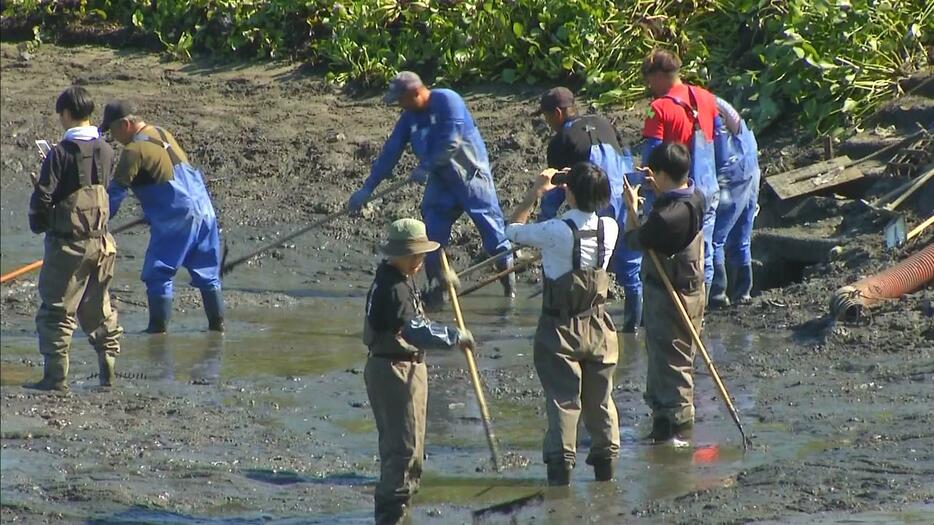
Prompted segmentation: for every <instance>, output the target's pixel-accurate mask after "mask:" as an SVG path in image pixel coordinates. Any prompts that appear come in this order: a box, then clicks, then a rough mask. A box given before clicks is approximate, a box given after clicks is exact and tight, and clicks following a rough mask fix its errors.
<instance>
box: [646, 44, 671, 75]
mask: <svg viewBox="0 0 934 525" xmlns="http://www.w3.org/2000/svg"><path fill="white" fill-rule="evenodd" d="M680 70H681V59H680V58H678V55H676V54H674V53H672V52H671V51H668V50H667V49H658V48H656V49H653V50H652V52H651V53H649V54H648V55H646V57H645V59H644V60H643V61H642V76H648V75H651V74H652V73H658V72H661V73H667V74H669V75H674V74H676V73H678V71H680Z"/></svg>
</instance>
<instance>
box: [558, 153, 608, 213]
mask: <svg viewBox="0 0 934 525" xmlns="http://www.w3.org/2000/svg"><path fill="white" fill-rule="evenodd" d="M567 184H568V189H569V190H571V193H572V194H573V195H574V201H575V202H576V203H577V209H579V210H581V211H586V212H591V213H592V212H595V211H597V210H599V209H601V208H603V207H604V206H606V205H607V204H608V203H609V202H610V179H609V178H608V177H607V176H606V172H604V171H603V169H601V168H600V166H597V165H595V164H591V163H589V162H578V163H577V164H575V165H573V166H571V172H570V173H569V174H568V183H567Z"/></svg>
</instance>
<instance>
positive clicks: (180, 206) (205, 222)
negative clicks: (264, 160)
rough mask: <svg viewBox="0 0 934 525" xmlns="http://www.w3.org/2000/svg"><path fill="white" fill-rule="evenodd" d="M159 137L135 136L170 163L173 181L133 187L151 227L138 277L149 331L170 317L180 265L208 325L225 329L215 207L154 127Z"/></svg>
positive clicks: (189, 168) (164, 325)
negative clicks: (160, 151)
mask: <svg viewBox="0 0 934 525" xmlns="http://www.w3.org/2000/svg"><path fill="white" fill-rule="evenodd" d="M154 129H155V130H156V131H157V133H158V134H159V136H160V138H161V140H159V139H156V138H153V137H150V136H148V135H145V134H138V135H137V136H136V137H135V138H134V140H135V141H142V142H149V143H151V144H154V145H156V146H158V147H160V148H162V149H164V150H165V152H166V154H168V156H169V159H170V160H171V161H172V175H173V177H172V179H171V180H168V181H165V182H159V183H155V184H140V185H134V186H132V189H133V193H134V194H135V195H136V197H137V198H138V199H139V201H140V204H141V205H142V207H143V214H144V216H145V217H146V220H147V221H148V222H149V225H150V236H149V247H148V248H147V250H146V258H145V260H144V261H143V271H142V275H141V276H140V277H141V279H142V280H143V282H145V283H146V296H147V298H148V300H149V326H148V327H147V328H146V330H145V331H146V332H148V333H163V332H165V331H166V330H167V329H168V323H169V320H170V318H171V315H172V297H173V295H174V290H173V283H172V280H173V279H174V277H175V273H176V272H177V271H178V268H179V267H180V266H184V267H185V268H187V269H188V273H189V274H190V275H191V284H192V286H194V287H195V288H198V289H199V290H200V291H201V299H202V301H203V304H204V312H205V314H206V315H207V318H208V329H209V330H212V331H223V330H224V301H223V296H222V294H221V281H220V263H221V248H220V233H219V231H218V226H217V217H216V216H215V213H214V206H213V205H212V204H211V198H210V196H209V195H208V191H207V188H206V187H205V185H204V179H203V177H202V176H201V172H200V171H198V170H197V169H195V168H194V167H192V166H191V165H189V164H187V163H185V162H182V159H181V157H180V156H179V155H178V154H177V153H176V152H175V150H174V149H172V146H171V145H170V143H169V141H168V137H167V135H166V134H165V131H164V130H162V129H161V128H158V127H156V128H154Z"/></svg>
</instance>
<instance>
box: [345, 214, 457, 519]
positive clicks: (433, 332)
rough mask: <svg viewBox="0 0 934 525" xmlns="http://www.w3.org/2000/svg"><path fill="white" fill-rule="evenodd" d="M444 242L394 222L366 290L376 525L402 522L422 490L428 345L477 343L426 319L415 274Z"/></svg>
mask: <svg viewBox="0 0 934 525" xmlns="http://www.w3.org/2000/svg"><path fill="white" fill-rule="evenodd" d="M439 247H440V244H438V243H437V242H433V241H429V240H428V236H427V234H426V233H425V224H424V223H422V222H421V221H418V220H415V219H399V220H397V221H395V222H393V223H392V224H391V225H390V226H389V235H388V240H387V241H386V243H385V244H383V245H382V246H381V250H382V252H383V253H384V254H385V255H386V257H387V259H386V260H384V261H383V262H382V263H380V265H379V267H378V268H377V269H376V278H375V280H374V281H373V285H372V286H371V287H370V291H369V293H368V294H367V301H366V316H365V318H364V319H365V320H364V327H363V342H364V344H366V345H367V347H368V348H369V357H368V358H367V362H366V368H365V369H364V372H363V379H364V381H365V382H366V392H367V396H368V397H369V399H370V407H371V408H372V409H373V416H374V418H375V419H376V430H377V432H378V433H379V460H380V476H379V482H378V483H377V484H376V493H375V500H376V505H375V507H376V508H375V516H376V523H377V524H394V523H398V522H400V521H401V520H402V518H403V516H404V515H405V511H406V507H407V506H408V505H409V504H410V501H411V498H412V496H413V495H414V494H415V492H417V491H418V486H419V481H420V478H421V474H422V460H423V458H424V455H425V412H426V408H427V402H428V371H427V368H426V367H425V350H431V349H450V348H454V347H461V348H464V347H468V346H470V345H471V344H472V342H473V339H472V337H471V335H470V333H469V332H468V331H466V330H465V331H463V332H459V331H458V330H457V329H455V328H450V327H447V326H444V325H441V324H438V323H434V322H432V321H430V320H429V319H428V318H427V317H426V316H425V313H424V308H423V305H422V300H421V297H420V296H419V293H418V291H417V289H416V287H415V281H414V278H415V274H417V273H418V271H419V270H420V269H421V267H422V265H423V264H424V262H425V255H426V254H428V253H430V252H433V251H435V250H437V249H438V248H439Z"/></svg>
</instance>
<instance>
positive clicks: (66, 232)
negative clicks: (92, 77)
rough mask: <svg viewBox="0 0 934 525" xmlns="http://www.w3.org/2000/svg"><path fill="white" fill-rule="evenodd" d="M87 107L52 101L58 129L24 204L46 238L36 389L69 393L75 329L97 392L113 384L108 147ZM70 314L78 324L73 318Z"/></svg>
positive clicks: (69, 95) (78, 101) (72, 92)
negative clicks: (83, 337)
mask: <svg viewBox="0 0 934 525" xmlns="http://www.w3.org/2000/svg"><path fill="white" fill-rule="evenodd" d="M93 111H94V102H93V101H92V100H91V96H90V94H88V92H87V91H86V90H85V89H84V88H81V87H71V88H68V89H66V90H65V91H64V92H62V94H61V95H59V97H58V100H57V101H56V102H55V112H56V113H58V116H59V120H60V121H61V123H62V126H63V127H64V128H65V130H66V131H65V135H64V137H62V140H61V142H59V143H58V144H56V145H55V146H54V147H53V148H52V150H51V151H49V153H48V155H47V156H46V158H45V160H43V162H42V168H41V170H40V173H39V178H38V180H36V182H35V189H34V191H33V194H32V197H31V198H30V201H29V227H30V229H31V230H32V231H33V232H34V233H45V254H44V256H43V264H42V270H41V273H40V274H39V286H38V290H39V298H40V299H41V300H42V304H41V305H40V306H39V313H38V314H37V315H36V332H37V333H38V336H39V352H41V353H42V356H43V357H44V358H45V366H44V368H43V374H42V379H41V380H40V381H39V382H37V383H32V384H28V385H25V386H26V387H27V388H35V389H38V390H67V389H68V349H69V347H70V346H71V336H72V333H73V332H74V330H75V328H76V327H77V324H79V323H80V325H81V329H82V330H84V332H85V333H86V334H88V340H89V341H90V343H91V346H93V347H94V350H96V351H97V355H98V364H99V366H100V384H101V386H111V385H113V383H114V380H115V373H114V360H115V357H116V355H117V354H118V353H120V336H121V334H122V333H123V330H122V329H121V328H120V327H119V326H118V325H117V313H116V312H115V311H114V310H113V309H112V308H111V307H110V292H109V288H110V281H111V280H112V279H113V275H114V262H115V260H116V254H117V249H116V244H115V243H114V239H113V237H112V236H111V235H110V233H108V232H107V222H108V219H109V215H110V212H109V206H108V202H107V191H106V188H107V184H108V182H109V180H110V175H111V171H112V168H113V159H114V152H113V149H111V147H110V146H109V145H108V144H107V143H106V142H105V141H104V140H102V139H101V137H100V133H99V132H98V129H97V127H95V126H92V125H91V123H90V120H89V118H90V116H91V113H92V112H93ZM76 316H77V319H76Z"/></svg>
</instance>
